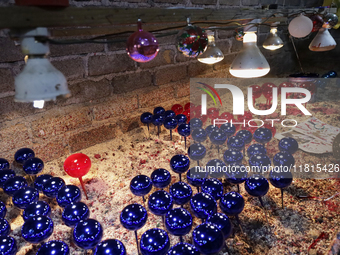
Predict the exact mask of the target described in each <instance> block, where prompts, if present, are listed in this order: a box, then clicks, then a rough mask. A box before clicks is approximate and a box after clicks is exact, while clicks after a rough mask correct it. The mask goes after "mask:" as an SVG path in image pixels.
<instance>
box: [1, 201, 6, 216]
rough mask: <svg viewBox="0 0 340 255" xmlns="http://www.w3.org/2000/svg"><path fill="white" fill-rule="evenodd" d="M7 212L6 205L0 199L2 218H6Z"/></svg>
mask: <svg viewBox="0 0 340 255" xmlns="http://www.w3.org/2000/svg"><path fill="white" fill-rule="evenodd" d="M6 213H7V208H6V205H5V204H4V203H3V202H1V201H0V218H5V216H6Z"/></svg>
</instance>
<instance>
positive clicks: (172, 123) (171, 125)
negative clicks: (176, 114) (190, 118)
mask: <svg viewBox="0 0 340 255" xmlns="http://www.w3.org/2000/svg"><path fill="white" fill-rule="evenodd" d="M164 127H165V128H166V129H169V130H172V129H175V128H176V127H177V120H176V119H175V118H172V117H168V118H166V119H165V120H164Z"/></svg>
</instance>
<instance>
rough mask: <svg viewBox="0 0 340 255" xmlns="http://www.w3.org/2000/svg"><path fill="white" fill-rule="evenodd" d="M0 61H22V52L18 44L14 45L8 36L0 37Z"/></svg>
mask: <svg viewBox="0 0 340 255" xmlns="http://www.w3.org/2000/svg"><path fill="white" fill-rule="evenodd" d="M0 49H2V50H0V62H15V61H23V60H24V57H25V56H24V54H22V51H21V48H20V46H15V44H14V41H12V40H11V39H9V38H8V37H2V38H0Z"/></svg>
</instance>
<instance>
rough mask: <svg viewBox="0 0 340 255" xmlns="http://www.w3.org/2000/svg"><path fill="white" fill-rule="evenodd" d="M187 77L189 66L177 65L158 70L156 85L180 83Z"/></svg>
mask: <svg viewBox="0 0 340 255" xmlns="http://www.w3.org/2000/svg"><path fill="white" fill-rule="evenodd" d="M185 77H187V66H184V65H180V66H178V65H176V66H167V67H162V68H160V69H158V70H157V71H156V73H155V85H163V84H167V83H170V82H174V81H179V80H182V79H184V78H185Z"/></svg>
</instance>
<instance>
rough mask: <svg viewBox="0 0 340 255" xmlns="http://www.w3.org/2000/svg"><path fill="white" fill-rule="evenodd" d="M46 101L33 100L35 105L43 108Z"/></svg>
mask: <svg viewBox="0 0 340 255" xmlns="http://www.w3.org/2000/svg"><path fill="white" fill-rule="evenodd" d="M44 104H45V101H44V100H35V101H33V107H34V108H39V109H42V108H44Z"/></svg>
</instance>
